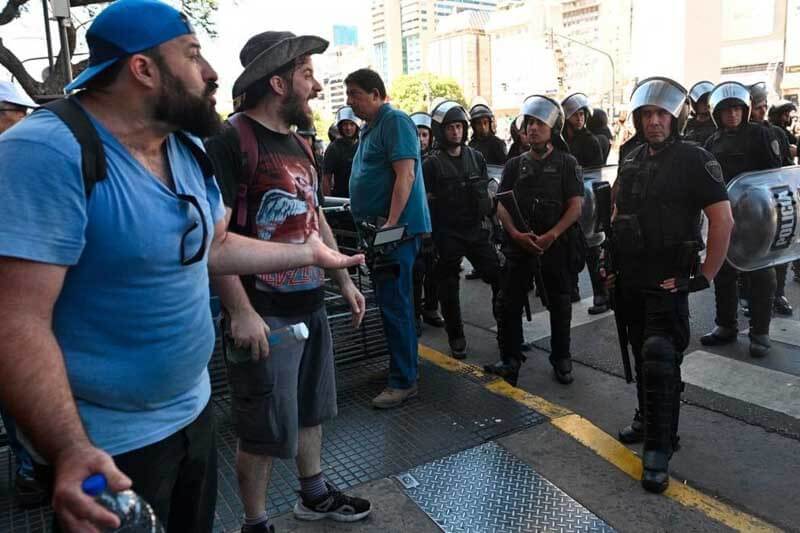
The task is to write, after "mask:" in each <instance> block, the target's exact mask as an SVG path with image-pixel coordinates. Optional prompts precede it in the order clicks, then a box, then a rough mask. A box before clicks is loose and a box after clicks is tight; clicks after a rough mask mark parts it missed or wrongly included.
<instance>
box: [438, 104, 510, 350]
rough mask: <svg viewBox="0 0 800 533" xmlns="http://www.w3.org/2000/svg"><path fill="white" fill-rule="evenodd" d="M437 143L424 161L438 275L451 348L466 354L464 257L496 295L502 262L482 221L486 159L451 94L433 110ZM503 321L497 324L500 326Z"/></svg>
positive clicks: (485, 210) (486, 212)
mask: <svg viewBox="0 0 800 533" xmlns="http://www.w3.org/2000/svg"><path fill="white" fill-rule="evenodd" d="M431 118H432V121H431V126H432V129H433V136H434V139H435V140H436V143H437V149H436V150H435V151H434V152H433V153H431V154H430V155H429V156H428V158H427V159H425V162H424V163H423V165H422V170H423V173H424V175H425V186H426V189H427V190H428V192H429V194H430V199H431V200H430V201H431V204H430V205H431V225H432V227H433V242H434V246H435V247H436V251H437V252H438V260H437V263H436V269H435V278H436V281H437V282H438V284H439V302H440V304H441V310H442V316H443V317H444V321H445V329H446V331H447V338H448V341H449V344H450V351H451V354H452V356H453V357H455V358H456V359H463V358H464V357H466V352H467V341H466V338H465V337H464V324H463V322H462V320H461V303H460V298H459V277H460V272H461V261H462V260H463V258H464V257H467V259H469V261H470V263H472V264H473V265H475V269H476V270H477V271H478V272H480V273H481V276H482V279H483V280H484V281H485V282H487V283H489V284H490V285H491V286H492V302H493V303H494V300H495V293H496V290H497V282H498V274H499V271H500V263H499V259H498V257H497V253H496V252H495V250H494V248H493V247H492V245H491V244H490V243H489V233H488V231H487V230H486V229H484V228H483V227H482V225H481V222H482V221H483V219H484V217H486V216H487V215H489V213H490V212H491V207H492V205H491V200H490V198H489V192H488V185H489V177H488V175H487V171H486V161H485V160H484V159H483V156H482V155H481V154H480V152H478V151H477V150H474V149H472V148H470V147H469V146H467V126H468V124H469V116H468V115H467V112H466V110H465V109H464V108H463V107H461V105H459V104H458V103H457V102H454V101H452V100H446V101H444V102H441V103H440V104H439V105H437V106H436V107H435V108H434V109H433V112H432V113H431ZM500 326H501V324H498V330H500V329H501V328H500Z"/></svg>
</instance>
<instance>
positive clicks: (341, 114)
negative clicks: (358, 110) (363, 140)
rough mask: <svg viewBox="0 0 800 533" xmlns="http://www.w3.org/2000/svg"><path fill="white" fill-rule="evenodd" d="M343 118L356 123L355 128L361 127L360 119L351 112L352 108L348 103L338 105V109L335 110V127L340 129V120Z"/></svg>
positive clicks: (342, 120)
mask: <svg viewBox="0 0 800 533" xmlns="http://www.w3.org/2000/svg"><path fill="white" fill-rule="evenodd" d="M345 120H349V121H350V122H352V123H353V124H355V125H356V128H359V129H360V128H361V119H360V118H358V117H357V116H356V114H355V113H353V108H352V107H350V106H349V105H346V106H344V107H340V108H339V110H338V111H336V129H339V130H340V131H341V125H342V122H344V121H345Z"/></svg>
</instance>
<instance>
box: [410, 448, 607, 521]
mask: <svg viewBox="0 0 800 533" xmlns="http://www.w3.org/2000/svg"><path fill="white" fill-rule="evenodd" d="M407 474H408V475H411V476H413V478H414V479H415V480H417V481H418V483H419V485H418V486H416V487H414V488H410V489H405V492H406V494H408V496H409V497H410V498H411V499H412V500H414V502H416V503H417V505H419V506H420V508H422V510H423V511H425V513H426V514H427V515H428V516H430V517H431V519H432V520H433V521H434V522H436V524H437V525H438V526H439V527H440V528H442V530H443V531H445V532H446V533H450V532H459V533H460V532H465V533H466V532H476V533H477V532H486V531H492V532H496V533H500V532H530V531H541V532H545V531H547V532H549V531H558V532H564V533H569V532H612V531H614V530H613V529H612V528H611V526H609V525H608V524H606V523H605V522H603V521H602V520H601V519H600V518H598V517H597V516H596V515H594V514H593V513H591V512H590V511H589V510H588V509H586V508H585V507H583V506H582V505H581V504H580V503H578V502H577V501H575V500H573V499H572V498H570V497H569V496H568V495H567V494H566V493H564V492H563V491H562V490H561V489H559V488H558V487H556V486H555V485H553V484H552V483H550V482H549V481H548V480H546V479H545V478H543V477H542V476H540V475H539V474H537V473H536V471H534V470H533V469H532V468H531V467H530V466H528V465H527V464H525V463H523V462H522V461H520V460H519V459H517V458H516V457H514V456H513V455H512V454H511V453H509V452H508V451H507V450H506V449H505V448H503V447H501V446H499V445H498V444H496V443H494V442H487V443H485V444H482V445H480V446H477V447H475V448H471V449H469V450H465V451H463V452H460V453H457V454H454V455H450V456H448V457H444V458H442V459H438V460H436V461H433V462H431V463H427V464H424V465H421V466H418V467H416V468H413V469H411V470H409V471H408V472H407Z"/></svg>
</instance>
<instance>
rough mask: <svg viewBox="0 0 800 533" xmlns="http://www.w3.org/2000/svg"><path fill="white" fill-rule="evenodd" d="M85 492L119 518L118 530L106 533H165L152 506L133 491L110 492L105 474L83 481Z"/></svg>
mask: <svg viewBox="0 0 800 533" xmlns="http://www.w3.org/2000/svg"><path fill="white" fill-rule="evenodd" d="M81 488H82V489H83V492H84V493H86V494H88V495H89V496H91V497H93V498H94V499H95V501H96V502H97V503H99V504H100V505H102V506H103V507H105V508H106V509H108V510H109V511H111V512H112V513H114V514H115V515H117V516H118V517H119V522H120V526H119V527H118V528H117V529H107V530H105V531H106V533H164V527H163V526H162V525H161V522H159V521H158V518H157V517H156V514H155V513H154V512H153V508H152V507H150V504H149V503H147V502H146V501H144V500H143V499H142V498H141V497H140V496H139V495H138V494H136V493H135V492H133V491H132V490H123V491H121V492H110V491H109V490H108V482H107V481H106V477H105V476H104V475H103V474H94V475H93V476H89V477H88V478H86V479H85V480H84V481H83V484H82V485H81Z"/></svg>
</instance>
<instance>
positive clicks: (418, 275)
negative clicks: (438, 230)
mask: <svg viewBox="0 0 800 533" xmlns="http://www.w3.org/2000/svg"><path fill="white" fill-rule="evenodd" d="M430 153H431V151H430V149H428V150H425V151H424V152H422V154H421V155H422V160H423V161H424V160H425V159H426V158H427V157H428V156H429V155H430ZM428 207H429V208H430V205H429V206H428ZM435 269H436V249H435V247H434V246H433V239H432V238H431V237H430V236H425V237H423V239H422V246H421V247H420V249H419V253H418V254H417V259H416V260H415V261H414V310H415V313H416V314H415V316H417V317H418V318H417V319H418V320H419V317H420V316H422V317H423V319H425V320H426V322H428V323H429V324H431V325H434V326H437V327H441V326H442V319H441V317H439V316H438V311H439V285H438V283H437V281H436V278H435V277H434V274H435ZM423 290H424V291H425V293H424V298H423ZM417 327H418V329H419V327H420V325H419V322H418V326H417Z"/></svg>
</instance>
